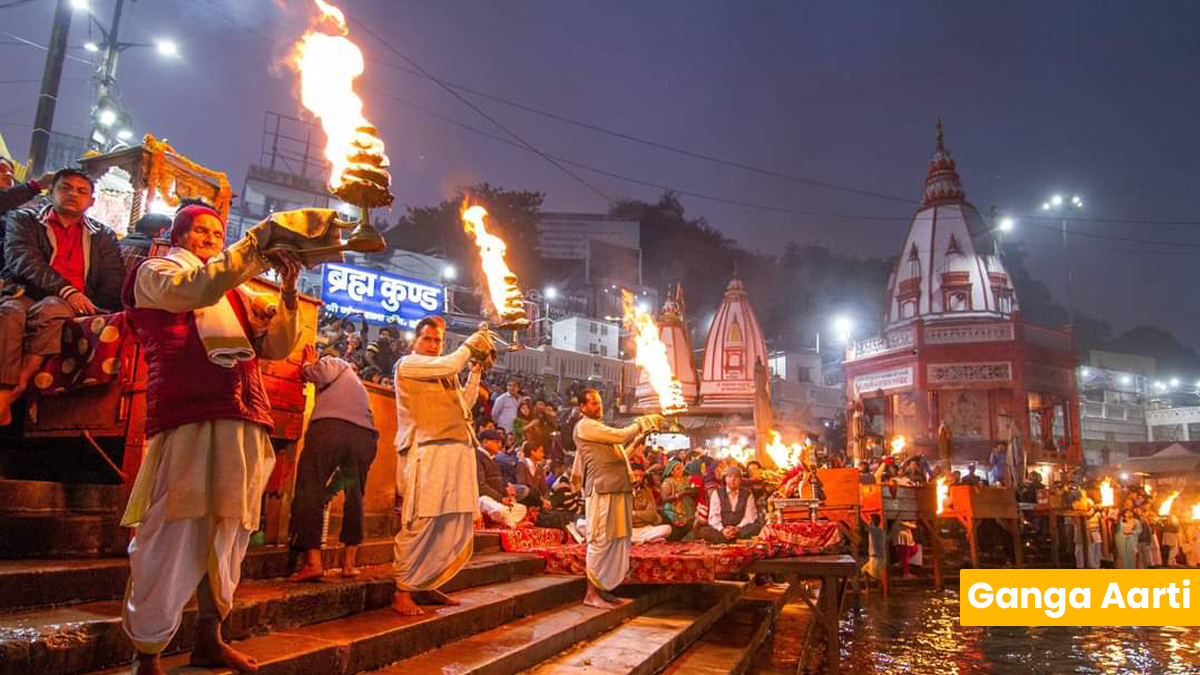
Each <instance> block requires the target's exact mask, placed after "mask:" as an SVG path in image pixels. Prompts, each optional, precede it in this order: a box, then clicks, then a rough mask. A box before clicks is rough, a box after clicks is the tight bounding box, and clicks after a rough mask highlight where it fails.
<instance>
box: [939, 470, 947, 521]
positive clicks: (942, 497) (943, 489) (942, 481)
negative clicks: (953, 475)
mask: <svg viewBox="0 0 1200 675" xmlns="http://www.w3.org/2000/svg"><path fill="white" fill-rule="evenodd" d="M949 500H950V486H949V485H947V484H946V477H945V476H942V477H941V478H938V479H937V512H938V515H941V513H942V511H945V510H946V502H947V501H949Z"/></svg>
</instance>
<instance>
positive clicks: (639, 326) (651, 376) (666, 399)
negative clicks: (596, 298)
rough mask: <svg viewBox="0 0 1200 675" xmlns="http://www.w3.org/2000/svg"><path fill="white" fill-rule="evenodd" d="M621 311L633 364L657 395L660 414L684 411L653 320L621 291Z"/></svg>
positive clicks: (684, 405)
mask: <svg viewBox="0 0 1200 675" xmlns="http://www.w3.org/2000/svg"><path fill="white" fill-rule="evenodd" d="M621 309H622V311H623V313H624V316H623V318H624V320H625V327H626V328H627V329H629V332H630V334H631V335H632V336H633V341H634V344H635V345H637V352H636V355H635V356H634V362H635V363H636V364H637V365H638V367H639V368H641V369H642V370H644V371H646V378H647V379H648V380H650V386H651V387H652V388H653V389H654V393H656V394H658V406H659V408H661V409H662V413H663V414H664V415H678V414H680V413H684V412H687V401H685V400H684V398H683V385H682V384H680V382H679V378H677V377H675V373H672V372H671V360H670V359H668V358H667V345H666V344H664V343H663V341H662V338H661V337H660V336H659V334H658V324H657V323H655V321H654V317H652V316H650V314H649V313H647V312H644V311H642V309H641V308H639V307H637V306H635V305H634V303H633V294H632V293H630V292H629V291H626V290H622V291H621Z"/></svg>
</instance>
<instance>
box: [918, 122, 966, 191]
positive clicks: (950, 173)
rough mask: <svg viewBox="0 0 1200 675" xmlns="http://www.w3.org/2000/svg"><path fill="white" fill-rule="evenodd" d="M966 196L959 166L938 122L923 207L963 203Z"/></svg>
mask: <svg viewBox="0 0 1200 675" xmlns="http://www.w3.org/2000/svg"><path fill="white" fill-rule="evenodd" d="M964 197H965V194H964V193H963V189H962V180H961V179H959V177H958V166H957V165H956V164H955V163H954V159H953V158H951V157H950V151H948V150H946V139H945V135H944V133H943V130H942V120H941V118H939V119H938V122H937V145H936V147H934V150H933V157H931V158H930V159H929V169H928V170H927V171H926V173H925V194H924V196H923V197H922V198H921V206H922V207H926V206H933V205H935V204H949V203H954V202H961V201H962V200H963V198H964Z"/></svg>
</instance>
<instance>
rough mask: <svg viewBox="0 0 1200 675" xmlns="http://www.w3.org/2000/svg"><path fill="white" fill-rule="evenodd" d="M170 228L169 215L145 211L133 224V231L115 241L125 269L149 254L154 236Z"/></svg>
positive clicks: (134, 265) (133, 265)
mask: <svg viewBox="0 0 1200 675" xmlns="http://www.w3.org/2000/svg"><path fill="white" fill-rule="evenodd" d="M170 228H171V217H170V216H167V215H164V214H161V213H147V214H146V215H144V216H142V217H141V218H138V221H137V222H136V223H134V224H133V231H132V232H130V233H129V234H128V235H126V237H125V238H124V239H122V240H121V241H119V242H117V246H118V247H119V248H120V250H121V260H122V262H124V263H125V271H126V272H128V271H129V270H131V269H133V268H134V267H136V266H137V264H138V263H140V262H141V261H143V260H145V259H146V257H147V256H149V255H150V247H151V246H152V245H153V244H154V238H155V237H157V236H159V235H160V234H162V233H163V231H165V230H168V229H170Z"/></svg>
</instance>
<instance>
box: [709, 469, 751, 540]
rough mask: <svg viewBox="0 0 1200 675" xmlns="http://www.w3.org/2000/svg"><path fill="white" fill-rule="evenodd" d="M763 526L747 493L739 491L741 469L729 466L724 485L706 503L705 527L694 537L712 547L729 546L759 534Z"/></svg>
mask: <svg viewBox="0 0 1200 675" xmlns="http://www.w3.org/2000/svg"><path fill="white" fill-rule="evenodd" d="M761 529H762V523H761V522H759V520H758V508H757V507H756V506H755V504H754V496H753V495H751V494H750V491H749V490H743V489H742V470H741V469H740V468H739V467H736V466H735V467H732V468H730V469H729V470H728V471H726V472H725V484H724V485H722V486H721V487H719V488H717V489H716V490H714V491H713V494H712V497H711V498H710V499H709V504H708V524H706V525H702V526H700V527H699V529H698V530H697V532H696V536H697V537H699V538H700V539H703V540H705V541H707V542H709V543H711V544H730V543H733V542H735V541H737V540H738V539H749V538H751V537H753V536H755V535H757V534H758V532H759V530H761Z"/></svg>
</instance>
